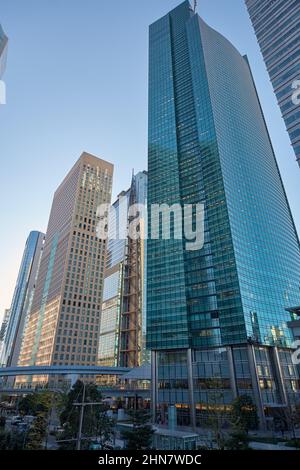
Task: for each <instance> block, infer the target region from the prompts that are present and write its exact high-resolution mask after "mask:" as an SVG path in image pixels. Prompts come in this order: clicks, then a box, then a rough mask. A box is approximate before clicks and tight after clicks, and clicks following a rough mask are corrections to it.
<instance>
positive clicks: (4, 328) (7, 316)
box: [0, 308, 10, 365]
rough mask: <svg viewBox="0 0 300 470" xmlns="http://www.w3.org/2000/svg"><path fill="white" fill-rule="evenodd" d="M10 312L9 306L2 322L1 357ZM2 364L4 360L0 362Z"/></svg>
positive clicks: (0, 335) (0, 330)
mask: <svg viewBox="0 0 300 470" xmlns="http://www.w3.org/2000/svg"><path fill="white" fill-rule="evenodd" d="M9 313H10V311H9V308H6V309H5V310H4V316H3V320H2V323H1V328H0V358H2V351H3V345H4V338H5V332H6V328H7V324H8V319H9ZM0 364H1V365H2V362H0Z"/></svg>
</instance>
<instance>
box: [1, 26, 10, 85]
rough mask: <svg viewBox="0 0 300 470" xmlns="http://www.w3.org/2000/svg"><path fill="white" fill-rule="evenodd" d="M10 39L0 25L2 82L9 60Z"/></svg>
mask: <svg viewBox="0 0 300 470" xmlns="http://www.w3.org/2000/svg"><path fill="white" fill-rule="evenodd" d="M7 45H8V38H7V36H6V35H5V33H4V31H3V29H2V26H1V25H0V80H1V78H2V75H3V74H4V70H5V67H6V59H7Z"/></svg>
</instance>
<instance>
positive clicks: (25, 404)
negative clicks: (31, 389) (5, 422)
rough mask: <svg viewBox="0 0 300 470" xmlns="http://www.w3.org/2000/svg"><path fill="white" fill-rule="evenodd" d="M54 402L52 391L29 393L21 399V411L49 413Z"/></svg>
mask: <svg viewBox="0 0 300 470" xmlns="http://www.w3.org/2000/svg"><path fill="white" fill-rule="evenodd" d="M51 404H52V393H51V392H48V391H44V392H39V393H32V394H28V395H26V396H25V397H23V398H22V399H21V400H20V403H19V412H20V413H21V414H23V415H33V416H37V415H40V414H41V413H42V414H48V413H49V411H50V409H51Z"/></svg>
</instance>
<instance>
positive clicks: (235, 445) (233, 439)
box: [224, 425, 249, 450]
mask: <svg viewBox="0 0 300 470" xmlns="http://www.w3.org/2000/svg"><path fill="white" fill-rule="evenodd" d="M224 449H226V450H248V449H249V440H248V434H247V432H246V431H245V429H243V428H241V427H240V426H238V425H234V426H233V428H232V430H231V432H230V433H229V436H228V438H227V439H225V441H224Z"/></svg>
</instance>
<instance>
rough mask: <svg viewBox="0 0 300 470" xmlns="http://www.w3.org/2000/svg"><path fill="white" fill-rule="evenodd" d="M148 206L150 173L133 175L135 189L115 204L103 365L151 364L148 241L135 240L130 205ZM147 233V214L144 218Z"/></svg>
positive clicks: (104, 306) (103, 323) (101, 349)
mask: <svg viewBox="0 0 300 470" xmlns="http://www.w3.org/2000/svg"><path fill="white" fill-rule="evenodd" d="M133 204H141V205H143V206H146V204H147V173H146V172H140V173H137V174H136V175H133V177H132V182H131V186H130V188H129V189H128V190H127V191H123V192H122V193H121V194H120V195H119V196H118V198H117V200H116V201H115V202H114V204H113V205H112V209H111V213H110V217H109V236H108V249H107V260H106V271H105V279H104V292H103V304H102V312H101V322H100V339H99V358H98V362H99V364H100V365H106V366H118V365H119V366H124V367H136V366H139V365H141V364H142V363H143V362H145V361H147V352H146V349H145V337H146V285H145V283H146V279H145V274H146V273H145V271H146V256H145V255H146V242H145V240H144V237H142V239H141V240H138V241H137V240H131V239H130V238H129V237H128V233H127V227H128V224H129V223H130V220H129V219H130V216H129V214H128V208H129V206H132V205H133ZM139 224H140V229H141V233H142V232H143V230H144V227H143V224H144V219H143V214H141V217H140V221H139Z"/></svg>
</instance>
